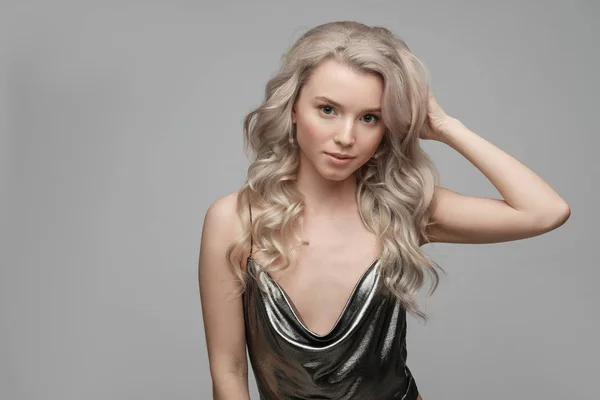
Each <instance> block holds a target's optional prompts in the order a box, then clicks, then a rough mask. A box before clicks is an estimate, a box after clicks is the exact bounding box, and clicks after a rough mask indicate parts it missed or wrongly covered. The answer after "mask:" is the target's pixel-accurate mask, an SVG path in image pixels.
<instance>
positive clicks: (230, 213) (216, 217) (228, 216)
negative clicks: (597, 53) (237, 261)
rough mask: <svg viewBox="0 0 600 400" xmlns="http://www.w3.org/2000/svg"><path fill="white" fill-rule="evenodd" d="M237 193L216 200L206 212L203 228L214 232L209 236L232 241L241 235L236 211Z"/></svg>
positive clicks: (239, 219) (239, 221)
mask: <svg viewBox="0 0 600 400" xmlns="http://www.w3.org/2000/svg"><path fill="white" fill-rule="evenodd" d="M238 193H239V192H237V191H236V192H232V193H229V194H226V195H224V196H222V197H220V198H218V199H216V200H215V201H214V202H213V203H212V204H211V205H210V206H209V207H208V210H207V211H206V215H205V217H204V228H205V229H211V230H214V231H213V232H211V234H213V235H214V234H216V235H219V236H221V237H219V239H221V240H223V239H225V240H226V239H232V240H233V239H234V237H235V236H237V235H239V234H240V233H241V230H242V223H241V218H240V215H238V210H237V202H238ZM222 235H224V236H225V237H223V236H222Z"/></svg>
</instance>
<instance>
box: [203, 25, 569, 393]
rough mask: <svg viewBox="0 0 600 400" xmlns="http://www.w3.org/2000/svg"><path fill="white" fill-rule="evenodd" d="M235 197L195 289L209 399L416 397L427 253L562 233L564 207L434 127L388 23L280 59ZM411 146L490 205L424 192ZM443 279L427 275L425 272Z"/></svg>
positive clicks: (471, 139)
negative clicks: (433, 154) (491, 189)
mask: <svg viewBox="0 0 600 400" xmlns="http://www.w3.org/2000/svg"><path fill="white" fill-rule="evenodd" d="M244 132H245V140H246V144H247V145H249V147H250V148H251V149H252V150H253V154H254V158H253V161H252V164H251V165H250V167H249V169H248V177H247V181H246V183H245V184H244V186H243V187H242V188H241V189H240V190H239V191H238V192H235V193H232V194H229V195H227V196H225V197H223V198H221V199H219V200H217V201H216V202H215V203H214V204H212V205H211V206H210V208H209V209H208V211H207V213H206V217H205V221H204V226H203V233H202V242H201V249H200V259H199V283H200V294H201V301H202V312H203V319H204V328H205V332H206V341H207V348H208V357H209V362H210V371H211V376H212V382H213V392H214V398H215V399H226V400H231V399H248V398H249V394H248V378H247V373H248V365H247V359H246V347H247V348H248V354H249V358H250V362H251V365H252V368H253V371H254V374H255V376H256V380H257V386H258V390H259V392H260V398H261V399H264V400H275V399H278V400H280V399H377V400H391V399H405V400H415V399H421V396H420V395H419V393H418V389H417V384H416V382H415V379H414V378H413V376H412V375H411V372H410V370H409V368H408V366H407V363H406V358H407V350H406V346H405V345H406V340H405V338H406V313H407V312H408V313H410V314H412V315H414V316H417V317H419V318H422V319H424V320H427V316H426V315H425V314H424V313H422V312H421V311H420V310H419V308H418V307H417V304H416V303H415V299H414V297H415V293H417V291H418V290H419V289H420V288H421V287H422V286H423V284H424V281H425V278H426V277H431V278H432V279H433V281H432V287H433V290H432V293H433V291H435V288H436V286H437V284H438V281H439V277H438V272H437V271H436V268H439V266H437V265H436V264H435V263H434V262H432V261H431V260H429V259H428V258H427V257H426V256H425V254H424V253H423V252H422V250H421V249H420V246H422V245H423V244H426V243H431V242H448V243H494V242H503V241H509V240H517V239H523V238H527V237H532V236H536V235H540V234H542V233H544V232H548V231H550V230H552V229H555V228H557V227H559V226H560V225H561V224H563V223H564V222H565V221H566V220H567V218H568V217H569V215H570V210H569V207H568V205H567V203H566V202H565V201H564V200H563V199H562V198H561V197H560V196H559V195H558V194H557V193H556V192H555V191H554V190H552V188H551V187H549V186H548V184H546V182H544V181H543V180H542V179H541V178H540V177H538V176H537V175H536V174H535V173H533V172H532V171H531V170H529V169H528V168H527V167H525V166H524V165H523V164H521V163H520V162H519V161H517V160H515V159H514V158H512V157H511V156H510V155H508V154H506V153H505V152H503V151H502V150H500V149H499V148H497V147H495V146H494V145H493V144H491V143H489V142H488V141H486V140H485V139H483V138H481V137H479V136H478V135H476V134H475V133H473V132H472V131H470V130H469V129H467V128H466V127H465V126H464V125H463V124H462V123H461V122H460V121H459V120H458V119H456V118H453V117H450V116H448V115H447V114H446V113H445V112H444V111H443V110H442V109H441V108H440V106H439V105H438V103H437V102H436V100H435V98H434V97H433V95H432V94H431V93H430V91H429V79H428V75H427V73H426V70H425V68H424V67H423V65H422V64H421V63H420V62H419V60H418V59H417V58H416V57H415V56H414V55H413V54H411V52H410V50H409V49H408V47H407V46H406V44H405V43H404V42H403V41H402V40H401V39H400V38H398V37H396V36H394V35H393V34H392V33H391V32H390V31H389V30H387V29H385V28H382V27H369V26H366V25H363V24H360V23H357V22H349V21H346V22H334V23H328V24H324V25H320V26H317V27H315V28H313V29H311V30H310V31H308V32H307V33H305V34H304V35H303V36H302V37H301V38H300V39H299V40H298V41H297V42H296V43H295V44H294V45H293V46H292V47H291V48H290V49H289V51H288V52H287V53H286V54H285V57H284V59H283V66H282V68H281V70H280V72H279V73H278V74H277V75H276V76H275V77H274V78H273V79H271V80H270V81H269V82H268V84H267V87H266V98H265V101H264V103H263V104H262V105H261V106H260V107H258V108H257V109H255V110H253V111H252V112H250V114H248V115H247V116H246V119H245V123H244ZM420 140H437V141H440V142H443V143H445V144H447V145H449V146H451V147H452V148H453V149H455V150H456V151H458V152H459V153H460V154H462V155H463V156H464V157H466V158H467V159H468V160H469V161H470V162H471V163H472V164H473V165H474V166H475V167H476V168H478V169H479V170H480V171H481V172H482V173H483V174H484V175H485V176H486V177H487V178H488V179H489V180H490V181H491V183H492V184H493V185H494V186H495V187H496V188H497V189H498V191H499V192H500V193H501V194H502V196H503V197H504V199H502V200H499V199H491V198H479V197H471V196H464V195H461V194H458V193H456V192H453V191H451V190H449V189H445V188H442V187H440V186H438V185H437V183H438V182H439V180H438V174H437V171H436V169H435V166H434V164H433V163H432V162H431V160H430V159H429V158H428V156H427V155H426V154H425V153H424V152H423V151H422V150H421V147H420ZM439 269H441V268H439Z"/></svg>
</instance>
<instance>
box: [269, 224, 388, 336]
mask: <svg viewBox="0 0 600 400" xmlns="http://www.w3.org/2000/svg"><path fill="white" fill-rule="evenodd" d="M308 233H309V235H308V238H309V244H308V245H304V246H301V247H300V248H298V249H297V250H296V252H295V253H294V254H293V256H292V260H291V265H290V266H289V267H288V268H286V269H283V270H281V271H274V272H271V273H270V274H269V275H270V276H271V278H272V279H273V280H275V281H276V282H277V284H278V285H279V286H280V287H281V289H282V290H283V291H284V292H285V294H286V295H287V296H288V298H289V299H290V301H291V303H292V307H294V308H295V312H296V314H297V315H298V317H299V319H300V320H301V322H302V323H303V324H304V325H305V326H306V327H307V328H308V329H309V330H311V331H313V332H314V333H316V334H318V335H324V334H326V333H328V332H329V331H330V330H331V329H332V328H333V326H334V324H335V322H336V321H337V320H338V318H339V317H340V315H341V314H342V312H343V310H344V308H345V306H346V303H347V302H348V299H349V298H350V296H351V294H352V292H353V291H354V289H355V288H356V286H357V284H358V282H359V280H360V279H361V277H362V276H363V275H364V273H365V272H366V271H367V269H368V268H369V267H370V266H371V265H372V264H373V262H374V261H375V260H376V258H377V256H378V255H379V252H380V248H379V246H378V241H377V238H376V237H375V235H373V234H372V233H370V232H368V231H364V230H355V231H350V232H346V234H345V235H344V234H341V232H339V231H337V230H336V229H335V228H330V229H320V230H315V231H310V230H309V231H308Z"/></svg>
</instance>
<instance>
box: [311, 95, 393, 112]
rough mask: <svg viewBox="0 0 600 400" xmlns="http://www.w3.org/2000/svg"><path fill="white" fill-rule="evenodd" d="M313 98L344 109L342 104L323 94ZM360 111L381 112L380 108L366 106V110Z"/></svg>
mask: <svg viewBox="0 0 600 400" xmlns="http://www.w3.org/2000/svg"><path fill="white" fill-rule="evenodd" d="M315 100H321V101H325V102H327V103H330V104H331V105H334V106H336V107H338V108H341V109H344V106H342V105H341V104H340V103H338V102H337V101H335V100H331V99H330V98H328V97H325V96H316V97H315ZM362 111H363V112H378V113H380V112H381V108H378V107H373V108H367V109H366V110H362Z"/></svg>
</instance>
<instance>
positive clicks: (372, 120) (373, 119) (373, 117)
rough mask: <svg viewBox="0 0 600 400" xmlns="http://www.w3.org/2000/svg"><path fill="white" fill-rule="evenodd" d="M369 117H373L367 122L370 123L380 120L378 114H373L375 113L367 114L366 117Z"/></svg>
mask: <svg viewBox="0 0 600 400" xmlns="http://www.w3.org/2000/svg"><path fill="white" fill-rule="evenodd" d="M368 117H371V118H370V120H369V121H367V123H369V124H370V123H373V124H374V123H375V122H377V121H378V120H379V117H377V116H376V115H373V114H367V115H365V118H368Z"/></svg>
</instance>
